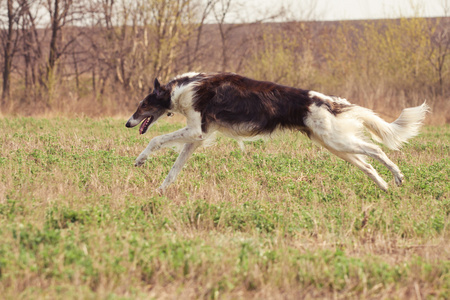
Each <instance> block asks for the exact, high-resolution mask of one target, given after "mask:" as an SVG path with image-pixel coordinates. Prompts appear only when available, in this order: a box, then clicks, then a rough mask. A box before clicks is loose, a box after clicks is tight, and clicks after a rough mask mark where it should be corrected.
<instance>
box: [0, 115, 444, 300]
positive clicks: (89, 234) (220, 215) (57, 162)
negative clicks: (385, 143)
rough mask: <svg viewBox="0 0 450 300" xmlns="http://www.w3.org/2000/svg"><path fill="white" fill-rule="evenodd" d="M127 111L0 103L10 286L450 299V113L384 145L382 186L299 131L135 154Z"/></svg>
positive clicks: (137, 144) (120, 295)
mask: <svg viewBox="0 0 450 300" xmlns="http://www.w3.org/2000/svg"><path fill="white" fill-rule="evenodd" d="M125 121H126V118H123V119H119V118H102V119H94V118H87V117H80V118H62V117H61V118H56V117H51V118H35V117H4V118H0V178H1V180H0V295H2V296H1V297H4V298H5V299H44V298H45V299H153V298H155V299H165V298H171V299H176V298H179V299H197V298H201V299H230V298H231V299H239V298H242V299H243V298H257V299H301V298H335V299H352V298H353V299H360V298H371V299H372V298H374V299H377V298H403V299H432V298H436V299H449V298H450V246H449V245H450V228H449V220H450V180H449V179H450V167H449V166H450V126H449V125H445V126H440V127H435V126H426V127H424V129H423V131H422V134H421V135H420V136H419V137H416V138H414V139H413V140H411V142H410V143H409V144H407V145H406V146H405V147H404V148H403V150H402V151H390V150H388V149H386V148H383V149H384V150H385V151H386V153H387V154H388V156H389V157H390V158H391V159H392V160H393V161H394V162H395V163H397V164H398V165H399V167H400V169H401V170H402V171H403V173H404V175H405V179H406V182H405V183H404V185H403V186H401V187H395V185H394V182H393V178H392V176H391V174H390V173H389V171H388V170H387V169H386V168H384V167H383V166H381V165H380V164H378V163H377V162H373V165H374V167H375V168H376V169H377V170H378V172H379V173H380V175H381V176H382V177H383V178H384V179H385V180H386V181H387V182H388V183H389V184H390V190H389V191H388V192H383V191H381V190H379V189H378V188H377V187H376V185H375V184H374V183H373V182H372V181H371V180H370V179H368V178H367V177H366V176H365V175H364V174H363V173H362V172H361V171H359V170H358V169H357V168H356V167H354V166H351V165H349V164H348V163H346V162H344V161H342V160H340V159H338V158H336V157H335V156H333V155H331V154H329V153H328V152H327V151H325V150H323V149H321V148H319V147H317V146H315V145H314V144H312V143H311V142H310V141H309V140H308V138H307V137H305V136H304V135H302V134H300V133H286V134H283V135H277V136H274V137H272V138H271V139H269V140H267V141H254V142H247V143H246V151H242V150H241V149H240V148H239V146H238V144H237V143H236V142H235V141H233V140H231V139H228V138H225V137H219V138H218V140H217V142H216V144H215V145H214V146H211V147H208V148H202V149H199V150H198V151H197V152H196V153H195V154H194V155H193V157H192V158H191V159H190V160H189V161H188V163H187V164H186V166H185V168H184V169H183V171H182V172H181V173H180V175H179V177H178V179H177V181H176V182H175V183H174V184H173V185H172V186H170V187H169V188H168V190H167V192H166V193H165V194H164V195H160V194H158V193H157V192H156V188H157V187H158V186H159V185H160V184H161V183H162V181H163V179H164V178H165V176H166V174H167V173H168V171H169V170H170V168H171V166H172V164H173V162H174V161H175V159H176V156H177V153H176V152H175V151H173V150H170V149H166V150H163V151H159V152H157V153H156V155H154V156H152V157H151V158H150V159H149V160H148V161H147V162H146V164H145V165H144V166H143V167H141V168H135V167H134V166H133V163H134V160H135V158H136V157H137V155H139V153H140V152H141V151H142V150H143V148H144V147H145V146H146V144H147V143H148V141H149V140H150V138H151V137H153V136H156V135H159V134H161V133H166V132H170V131H173V130H174V129H178V128H180V127H182V126H183V124H182V120H181V119H179V118H178V117H176V116H175V117H173V118H169V119H165V120H162V121H160V122H159V123H157V124H156V125H155V126H153V127H152V128H150V130H149V132H148V133H147V134H145V135H143V136H139V134H138V130H137V129H136V128H134V129H127V128H125V126H124V125H125Z"/></svg>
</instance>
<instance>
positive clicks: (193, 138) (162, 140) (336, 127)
mask: <svg viewBox="0 0 450 300" xmlns="http://www.w3.org/2000/svg"><path fill="white" fill-rule="evenodd" d="M428 110H429V107H428V106H427V105H426V104H425V103H423V104H422V105H420V106H417V107H412V108H406V109H404V110H403V111H402V113H401V115H400V116H399V117H398V119H397V120H395V121H394V122H392V123H387V122H386V121H384V120H383V119H381V118H380V117H378V116H377V115H376V114H375V113H374V112H373V111H371V110H370V109H367V108H363V107H360V106H357V105H353V104H351V103H350V102H348V101H347V100H345V99H342V98H338V97H331V96H326V95H323V94H321V93H318V92H314V91H308V90H302V89H297V88H292V87H287V86H283V85H279V84H276V83H272V82H265V81H256V80H253V79H249V78H246V77H243V76H240V75H237V74H232V73H214V74H207V73H186V74H183V75H180V76H177V77H176V78H174V79H173V80H171V81H170V82H169V83H168V84H166V85H163V86H162V85H160V83H159V82H158V80H157V79H155V83H154V90H153V92H152V93H150V94H149V95H147V96H146V97H145V98H144V100H142V101H141V102H140V103H139V106H138V108H137V110H136V112H135V113H134V114H133V115H132V116H131V118H130V119H129V120H128V122H127V124H126V126H127V127H134V126H136V125H138V124H139V123H141V122H142V125H141V126H140V129H139V133H140V134H144V133H145V132H146V131H147V130H148V128H149V127H150V126H151V125H152V124H154V123H155V122H156V121H157V120H158V119H159V118H160V117H161V116H163V115H166V114H167V115H170V114H172V113H180V114H182V115H184V116H185V117H186V120H187V126H186V127H185V128H183V129H180V130H177V131H175V132H172V133H168V134H164V135H161V136H157V137H155V138H153V139H152V140H151V141H150V143H149V144H148V146H147V148H145V150H144V151H143V152H142V153H141V154H140V155H139V157H138V158H137V159H136V163H135V166H141V165H142V164H143V163H144V162H145V160H146V159H147V157H148V156H149V155H150V153H152V152H154V151H156V150H158V149H161V148H163V147H172V146H176V145H180V144H181V145H183V148H182V150H181V153H180V155H179V156H178V158H177V160H176V162H175V164H174V165H173V167H172V169H171V170H170V172H169V174H168V176H167V177H166V179H165V180H164V182H163V184H162V185H161V186H160V187H159V190H160V191H161V192H163V191H164V190H165V189H166V188H167V186H168V185H169V184H171V183H172V182H173V181H174V180H175V178H176V176H177V175H178V173H179V172H180V170H181V168H182V167H183V165H184V164H185V163H186V161H187V160H188V158H189V157H190V156H191V154H192V153H193V152H194V150H195V149H196V148H197V147H199V146H201V145H202V144H204V143H205V142H206V141H207V140H210V139H211V138H213V137H214V135H213V134H214V133H215V132H221V133H223V134H225V135H227V136H231V137H234V138H236V139H238V140H239V141H242V140H243V139H246V138H254V137H257V136H260V135H267V134H271V133H272V132H274V131H275V130H279V129H291V130H298V131H301V132H303V133H305V134H306V135H308V137H309V138H310V139H311V140H312V141H314V142H316V143H318V144H320V145H322V146H323V147H325V148H326V149H328V150H329V151H330V152H331V153H333V154H335V155H337V156H338V157H340V158H342V159H344V160H346V161H348V162H349V163H351V164H353V165H355V166H357V167H358V168H360V169H361V170H362V171H363V172H364V173H365V174H366V175H367V176H369V177H370V178H371V179H372V180H373V181H374V182H375V183H376V184H377V185H378V186H379V187H380V188H381V189H382V190H384V191H386V190H387V189H388V184H387V183H386V182H385V181H384V180H383V179H382V178H381V177H380V176H379V175H378V173H377V172H376V171H375V169H374V168H373V167H372V166H371V165H370V164H368V163H367V162H366V161H365V159H364V158H365V157H364V156H370V157H372V158H374V159H376V160H378V161H380V162H381V163H382V164H383V165H385V166H386V167H387V168H388V169H389V171H391V172H392V174H393V175H394V179H395V183H396V184H397V185H401V184H402V182H403V174H402V173H401V172H400V169H399V168H398V167H397V165H395V164H394V163H393V162H392V161H391V160H390V159H389V158H388V157H387V156H386V154H385V153H384V152H383V151H382V150H381V149H380V147H378V146H377V145H375V144H373V143H371V142H370V141H369V140H368V139H367V138H366V137H365V135H364V128H365V129H367V130H368V132H369V133H370V134H371V135H372V137H373V138H374V140H376V141H378V142H382V143H384V144H385V145H386V146H387V147H388V148H390V149H395V150H396V149H399V148H400V147H401V146H402V145H403V144H404V143H406V141H407V140H408V139H410V138H412V137H414V136H416V135H417V134H418V133H419V129H420V127H421V125H422V122H423V120H424V118H425V115H426V113H427V111H428ZM240 143H241V144H242V142H240Z"/></svg>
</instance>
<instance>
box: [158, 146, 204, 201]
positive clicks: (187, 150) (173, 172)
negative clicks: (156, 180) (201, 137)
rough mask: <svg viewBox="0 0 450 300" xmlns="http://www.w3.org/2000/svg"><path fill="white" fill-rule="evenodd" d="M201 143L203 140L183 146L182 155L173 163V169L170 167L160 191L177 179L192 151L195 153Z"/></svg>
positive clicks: (162, 191) (163, 190)
mask: <svg viewBox="0 0 450 300" xmlns="http://www.w3.org/2000/svg"><path fill="white" fill-rule="evenodd" d="M201 144H202V142H201V141H200V142H195V143H188V144H185V145H184V146H183V150H181V153H180V155H179V156H178V158H177V160H176V161H175V163H174V164H173V167H172V169H170V172H169V174H168V175H167V177H166V179H165V180H164V182H163V184H162V185H161V186H160V187H159V188H158V192H160V193H164V192H165V190H166V188H167V187H168V186H169V185H170V184H171V183H172V182H174V181H175V179H176V178H177V175H178V173H180V171H181V169H182V168H183V166H184V164H185V163H186V162H187V160H188V159H189V157H191V155H192V153H194V151H195V149H197V148H198V147H199V146H200V145H201Z"/></svg>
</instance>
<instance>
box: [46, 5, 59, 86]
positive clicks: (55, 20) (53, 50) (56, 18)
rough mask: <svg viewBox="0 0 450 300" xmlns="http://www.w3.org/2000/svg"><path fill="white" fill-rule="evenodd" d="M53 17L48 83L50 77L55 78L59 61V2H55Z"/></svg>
mask: <svg viewBox="0 0 450 300" xmlns="http://www.w3.org/2000/svg"><path fill="white" fill-rule="evenodd" d="M53 9H54V11H53V16H52V25H51V26H52V28H51V30H52V37H51V40H50V54H49V57H48V65H47V81H49V80H51V78H50V76H53V71H54V68H55V65H56V59H57V53H58V52H57V50H58V49H57V46H58V45H57V40H58V31H59V21H60V19H59V0H55V6H54V8H53Z"/></svg>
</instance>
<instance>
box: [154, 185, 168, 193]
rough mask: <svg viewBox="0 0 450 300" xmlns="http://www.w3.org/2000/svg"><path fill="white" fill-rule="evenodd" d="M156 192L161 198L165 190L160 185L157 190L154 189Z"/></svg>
mask: <svg viewBox="0 0 450 300" xmlns="http://www.w3.org/2000/svg"><path fill="white" fill-rule="evenodd" d="M156 192H157V193H158V194H159V195H161V196H162V195H163V194H164V193H165V192H166V188H165V187H163V186H162V185H161V186H160V187H159V188H157V189H156Z"/></svg>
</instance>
